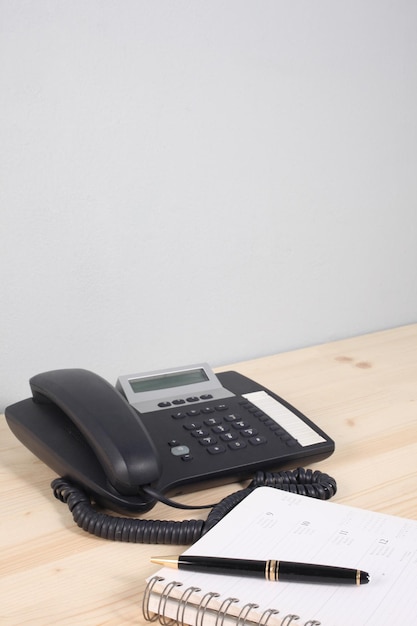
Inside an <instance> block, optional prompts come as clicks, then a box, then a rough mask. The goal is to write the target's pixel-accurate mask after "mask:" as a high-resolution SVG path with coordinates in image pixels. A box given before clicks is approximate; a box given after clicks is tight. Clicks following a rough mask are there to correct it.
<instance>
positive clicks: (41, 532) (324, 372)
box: [0, 324, 417, 626]
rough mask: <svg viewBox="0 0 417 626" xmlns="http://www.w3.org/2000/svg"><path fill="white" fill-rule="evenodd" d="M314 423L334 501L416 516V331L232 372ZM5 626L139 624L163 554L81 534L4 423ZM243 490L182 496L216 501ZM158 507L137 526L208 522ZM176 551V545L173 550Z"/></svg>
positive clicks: (46, 474)
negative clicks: (322, 434) (325, 439)
mask: <svg viewBox="0 0 417 626" xmlns="http://www.w3.org/2000/svg"><path fill="white" fill-rule="evenodd" d="M227 369H236V370H238V371H239V372H241V373H242V374H245V375H247V376H250V377H251V378H254V379H255V380H257V381H259V382H260V383H262V384H263V385H265V386H266V387H269V388H270V389H272V390H273V391H275V392H276V393H278V394H279V395H281V396H282V397H283V398H285V399H286V400H288V401H289V402H291V403H292V404H294V405H295V406H296V407H297V408H299V409H300V410H301V411H303V412H304V413H305V414H306V415H307V416H309V417H310V418H311V419H313V421H315V422H317V424H319V425H320V426H321V427H322V428H323V429H324V430H325V431H326V432H327V433H328V434H329V435H330V436H331V437H332V438H333V439H334V440H335V441H336V451H335V453H334V454H333V455H332V456H331V457H330V458H329V459H327V460H326V461H323V462H321V463H318V464H310V465H309V466H310V467H312V468H317V469H320V470H321V471H325V472H327V473H329V474H331V475H332V476H334V477H335V478H336V480H337V482H338V493H337V494H336V496H335V498H334V501H335V502H343V503H345V504H350V505H353V506H358V507H363V508H368V509H371V510H375V511H382V512H385V513H391V514H395V515H401V516H404V517H410V518H413V519H417V499H416V498H415V493H416V492H417V461H416V459H417V324H414V325H410V326H405V327H401V328H396V329H392V330H388V331H384V332H378V333H374V334H370V335H365V336H361V337H355V338H352V339H347V340H343V341H338V342H334V343H329V344H326V345H320V346H314V347H311V348H306V349H303V350H297V351H294V352H290V353H286V354H278V355H274V356H270V357H265V358H262V359H256V360H253V361H246V362H242V363H237V364H234V365H231V366H229V367H224V368H221V369H219V371H221V370H227ZM0 435H1V437H0V449H1V452H0V472H1V475H0V486H1V516H0V530H1V532H0V542H1V544H0V548H1V556H0V559H1V561H0V575H1V598H2V600H1V603H0V623H1V624H5V626H15V625H19V626H21V625H25V624H31V625H42V626H48V625H49V624H51V625H52V624H54V625H55V624H60V625H63V626H65V625H71V626H72V625H74V624H77V626H84V625H85V626H93V625H94V626H98V625H100V626H104V625H119V624H120V625H126V624H145V623H146V622H145V621H144V620H143V618H142V614H141V600H142V594H143V591H144V587H145V578H146V577H147V576H149V575H151V574H152V573H153V572H154V571H156V569H157V567H156V566H155V565H152V564H151V563H150V561H149V559H150V556H151V555H158V554H164V553H166V551H167V548H166V546H165V547H164V546H149V545H139V544H122V543H114V542H110V541H105V540H102V539H98V538H95V537H93V536H91V535H88V534H86V533H85V532H83V531H82V530H80V529H79V528H77V527H76V526H75V525H74V523H73V521H72V518H71V515H70V513H69V511H68V509H67V507H66V506H64V505H63V504H61V503H60V502H58V501H57V500H55V499H54V497H53V495H52V491H51V489H50V482H51V480H52V479H53V478H54V477H55V476H54V474H53V472H52V471H51V470H49V469H48V468H47V467H46V466H45V465H43V464H42V463H41V462H40V461H38V460H37V459H36V458H35V457H34V456H33V455H32V454H31V453H30V452H29V451H28V450H27V449H26V448H24V447H23V446H22V445H21V444H20V443H19V442H18V441H17V440H16V438H15V437H14V436H13V434H12V433H11V432H10V430H9V428H8V427H7V424H6V422H5V420H4V417H1V421H0ZM240 487H241V485H239V484H234V485H225V486H223V487H218V488H215V489H209V490H205V491H200V492H197V493H194V494H187V495H184V496H182V497H181V500H182V501H183V502H186V503H188V504H204V503H208V502H213V501H218V500H220V499H221V498H222V497H224V496H225V495H227V494H229V493H231V492H233V491H236V490H237V489H239V488H240ZM206 516H207V512H204V511H200V512H198V511H196V512H195V513H194V512H193V511H191V512H181V511H179V510H176V509H171V508H167V507H165V506H163V505H157V506H156V507H155V508H154V509H152V510H151V511H149V512H148V513H147V514H146V515H144V516H143V517H144V518H148V519H173V520H179V519H189V518H191V517H193V518H203V519H204V518H205V517H206ZM182 549H183V547H181V546H177V547H176V548H174V549H173V548H171V549H170V550H171V551H172V552H178V553H180V552H181V551H182Z"/></svg>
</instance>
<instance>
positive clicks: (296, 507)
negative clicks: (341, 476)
mask: <svg viewBox="0 0 417 626" xmlns="http://www.w3.org/2000/svg"><path fill="white" fill-rule="evenodd" d="M166 552H167V551H166ZM166 552H165V553H166ZM168 552H169V550H168ZM187 553H188V554H195V555H205V556H224V557H230V558H248V559H260V560H267V559H270V558H274V559H282V560H287V561H302V562H309V563H322V564H325V565H337V566H340V567H351V568H355V569H356V568H359V569H363V570H365V571H367V572H369V574H370V576H371V581H370V583H369V584H368V585H362V586H359V587H357V586H355V585H352V586H351V585H345V586H338V585H317V584H305V583H294V582H292V583H283V582H270V581H266V580H261V579H257V578H243V577H239V576H225V575H218V574H215V575H213V574H200V573H195V572H190V571H184V570H181V571H180V570H172V569H168V568H162V569H160V570H159V571H158V572H157V573H156V574H155V575H154V576H152V577H151V578H149V579H148V580H147V587H146V591H145V594H144V597H143V605H142V608H143V614H144V617H145V619H147V620H148V621H156V620H159V622H160V623H161V624H168V623H172V622H169V620H170V619H171V620H173V623H175V624H190V625H191V626H233V625H236V626H245V625H248V626H251V625H253V624H260V625H261V626H290V625H291V626H319V625H322V626H353V625H355V626H365V625H366V626H383V625H385V624H400V623H401V624H406V623H407V624H408V623H410V624H411V623H413V624H414V623H417V593H416V591H415V586H416V582H417V521H416V520H409V519H404V518H400V517H395V516H392V515H385V514H383V513H376V512H372V511H367V510H363V509H358V508H354V507H350V506H345V505H342V504H336V503H334V502H323V501H320V500H315V499H312V498H308V497H306V496H299V495H295V494H292V493H286V492H284V491H279V490H277V489H273V488H271V487H259V488H258V489H255V490H254V491H253V492H252V493H251V494H250V495H249V496H248V497H247V498H245V500H243V501H242V502H240V503H239V504H238V505H237V506H236V507H235V508H234V509H233V510H232V511H231V512H230V513H229V514H228V515H226V516H225V517H224V518H223V519H222V520H221V521H220V522H218V524H216V526H214V527H213V528H212V529H211V530H210V531H209V532H208V533H207V534H206V535H204V536H203V537H202V538H201V539H199V540H198V541H197V542H196V543H195V544H194V545H193V546H192V547H190V548H189V549H188V550H187Z"/></svg>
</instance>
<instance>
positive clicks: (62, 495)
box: [51, 467, 337, 545]
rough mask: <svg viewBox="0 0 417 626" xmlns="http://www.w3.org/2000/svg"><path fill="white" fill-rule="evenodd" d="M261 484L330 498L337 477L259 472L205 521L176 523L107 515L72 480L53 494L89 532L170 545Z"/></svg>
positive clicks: (57, 483) (194, 534) (204, 528)
mask: <svg viewBox="0 0 417 626" xmlns="http://www.w3.org/2000/svg"><path fill="white" fill-rule="evenodd" d="M261 486H267V487H273V488H275V489H281V490H283V491H290V492H291V493H296V494H299V495H303V496H309V497H311V498H318V499H319V500H328V499H329V498H331V497H332V496H333V495H334V494H335V493H336V489H337V487H336V481H335V479H334V478H332V477H331V476H329V475H328V474H324V473H322V472H319V471H318V470H316V471H314V472H313V471H312V470H311V469H304V468H302V467H299V468H298V469H296V470H292V471H282V472H276V473H270V472H257V473H256V475H255V477H254V479H253V480H252V482H251V483H250V484H249V486H248V487H246V488H245V489H241V490H240V491H236V492H234V493H232V494H230V495H228V496H226V497H225V498H223V500H221V501H220V502H219V503H217V504H216V505H214V507H213V509H212V511H211V512H210V513H209V515H208V517H207V520H206V521H204V520H197V519H190V520H183V521H180V522H176V521H166V520H142V519H132V518H125V517H118V516H114V515H108V514H107V513H103V512H101V511H98V510H96V509H95V508H94V505H93V502H92V499H91V498H90V496H89V495H88V494H87V493H86V492H85V491H84V490H82V489H81V488H80V487H78V486H76V485H75V484H73V483H72V482H70V481H68V480H66V479H64V478H57V479H55V480H53V481H52V483H51V487H52V489H53V492H54V496H55V497H56V498H57V499H58V500H60V501H61V502H64V503H66V504H67V505H68V508H69V509H70V511H71V513H72V516H73V519H74V521H75V523H76V524H77V525H78V526H79V527H80V528H82V529H83V530H85V531H86V532H88V533H91V534H93V535H95V536H96V537H102V538H103V539H111V540H113V541H126V542H131V543H152V544H171V545H188V544H191V543H194V542H195V541H197V539H199V538H200V537H201V536H202V535H204V534H205V533H206V532H208V531H209V530H210V529H211V528H213V526H215V525H216V524H217V522H219V521H220V520H221V519H222V518H223V517H224V516H225V515H226V514H227V513H229V511H231V510H232V509H233V508H234V507H235V506H236V505H237V504H239V502H241V501H242V500H243V499H244V498H246V496H247V495H249V493H251V492H252V491H253V490H254V489H256V488H257V487H261ZM161 497H162V496H161ZM188 508H189V507H188ZM196 508H197V507H196ZM199 508H202V507H199ZM203 508H208V507H203Z"/></svg>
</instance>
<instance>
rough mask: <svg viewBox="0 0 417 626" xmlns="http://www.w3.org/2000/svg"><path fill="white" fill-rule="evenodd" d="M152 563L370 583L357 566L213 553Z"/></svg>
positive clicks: (289, 578)
mask: <svg viewBox="0 0 417 626" xmlns="http://www.w3.org/2000/svg"><path fill="white" fill-rule="evenodd" d="M151 561H152V563H157V564H158V565H162V566H164V567H173V568H175V569H190V570H193V571H196V572H204V573H208V574H209V573H210V572H212V573H214V574H231V575H237V576H256V577H257V578H266V580H274V581H277V580H280V581H283V582H298V583H321V584H339V585H364V584H366V583H368V582H369V574H368V573H367V572H363V571H361V570H359V569H351V568H348V567H334V566H332V565H313V564H311V563H292V562H290V561H277V560H273V559H270V560H268V561H255V560H251V559H225V558H217V557H212V556H191V555H188V554H183V555H180V556H161V557H152V558H151Z"/></svg>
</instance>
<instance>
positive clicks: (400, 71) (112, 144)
mask: <svg viewBox="0 0 417 626" xmlns="http://www.w3.org/2000/svg"><path fill="white" fill-rule="evenodd" d="M0 29H1V37H0V46H1V64H0V85H1V92H0V99H1V100H0V101H1V110H0V128H1V149H0V159H1V187H0V210H1V246H2V250H1V265H0V284H1V294H2V304H1V308H0V340H1V346H0V349H1V359H0V381H1V386H0V405H1V406H0V408H4V406H5V405H6V404H8V403H9V402H12V401H16V400H18V399H20V398H22V397H24V396H26V395H28V394H29V388H28V384H27V380H28V378H29V377H30V376H31V375H32V374H35V373H37V372H39V371H43V370H47V369H53V368H59V367H73V366H79V367H86V368H88V369H92V370H95V371H97V372H98V373H100V374H101V375H103V376H105V377H106V378H108V379H109V380H110V381H112V382H114V381H115V379H116V377H117V375H118V374H126V373H130V372H135V371H136V372H139V371H145V370H149V369H156V368H160V367H165V366H173V365H181V364H190V363H194V362H198V361H203V360H206V361H209V362H210V363H211V364H212V365H213V366H216V365H221V364H225V363H228V362H233V361H238V360H241V359H247V358H253V357H257V356H262V355H265V354H271V353H275V352H278V351H285V350H290V349H294V348H298V347H302V346H306V345H311V344H314V343H320V342H326V341H329V340H333V339H338V338H343V337H347V336H351V335H354V334H358V333H363V332H368V331H374V330H378V329H382V328H387V327H391V326H395V325H402V324H406V323H409V322H413V321H416V313H417V295H416V278H417V276H416V268H417V253H416V234H417V206H416V201H417V176H416V157H417V126H416V111H417V75H416V71H417V70H416V68H417V37H416V32H417V4H416V3H415V2H414V1H413V0H408V1H407V0H396V1H388V0H360V1H358V0H353V1H350V2H334V1H327V0H324V1H321V0H317V1H315V2H311V0H306V1H304V0H297V1H296V2H291V1H289V0H288V1H286V2H282V1H279V0H273V1H269V0H262V1H259V0H221V1H218V0H210V1H205V2H203V1H201V0H193V1H185V0H176V1H175V2H173V1H172V0H155V1H151V2H149V1H147V2H144V1H141V0H124V1H120V0H89V1H88V2H85V1H84V0H72V1H68V2H63V1H60V2H57V1H56V0H37V1H36V2H33V0H26V1H25V0H20V1H19V2H15V1H14V0H0Z"/></svg>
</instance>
